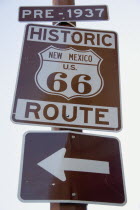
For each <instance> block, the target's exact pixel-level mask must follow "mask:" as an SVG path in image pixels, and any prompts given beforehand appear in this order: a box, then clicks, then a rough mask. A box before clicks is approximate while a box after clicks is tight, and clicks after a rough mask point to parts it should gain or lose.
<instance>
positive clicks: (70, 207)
mask: <svg viewBox="0 0 140 210" xmlns="http://www.w3.org/2000/svg"><path fill="white" fill-rule="evenodd" d="M53 5H75V0H53ZM54 25H55V23H54ZM59 25H66V26H67V25H70V26H74V25H76V23H75V22H73V23H72V24H71V23H70V24H69V23H66V22H65V23H60V24H59ZM53 130H59V129H58V128H53ZM81 131H82V130H81ZM50 210H87V204H68V203H51V204H50Z"/></svg>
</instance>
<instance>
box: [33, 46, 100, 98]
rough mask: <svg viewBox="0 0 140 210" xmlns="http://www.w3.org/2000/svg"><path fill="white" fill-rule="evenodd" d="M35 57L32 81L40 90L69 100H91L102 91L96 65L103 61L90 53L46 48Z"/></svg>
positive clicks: (98, 68) (98, 67)
mask: <svg viewBox="0 0 140 210" xmlns="http://www.w3.org/2000/svg"><path fill="white" fill-rule="evenodd" d="M39 56H40V67H39V69H38V71H37V72H36V75H35V82H36V85H37V86H38V88H39V89H40V90H41V91H43V92H46V93H48V94H52V95H59V96H63V97H64V98H66V99H67V100H70V99H72V98H75V97H82V98H86V97H93V96H95V95H97V94H99V93H100V91H101V90H102V88H103V85H104V82H103V78H102V76H101V73H100V64H101V62H102V60H103V59H102V58H101V57H100V56H99V55H97V54H96V53H95V52H94V51H93V50H91V49H90V50H76V49H74V48H72V47H70V48H65V49H63V48H56V47H54V46H50V47H48V48H46V49H44V50H43V51H41V52H39Z"/></svg>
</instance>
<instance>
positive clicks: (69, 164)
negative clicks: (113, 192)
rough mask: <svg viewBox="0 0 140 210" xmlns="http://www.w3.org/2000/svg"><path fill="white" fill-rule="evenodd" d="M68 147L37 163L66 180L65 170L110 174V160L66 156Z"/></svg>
mask: <svg viewBox="0 0 140 210" xmlns="http://www.w3.org/2000/svg"><path fill="white" fill-rule="evenodd" d="M65 153H66V149H65V148H62V149H60V150H58V151H57V152H55V153H54V154H52V155H50V156H49V157H47V158H45V159H44V160H42V161H41V162H39V163H38V164H37V165H39V166H40V167H41V168H43V169H44V170H46V171H48V172H49V173H51V174H52V175H53V176H55V177H57V178H58V179H60V180H61V181H66V176H65V172H64V171H79V172H88V173H100V174H110V170H109V162H106V161H98V160H85V159H75V158H64V155H65Z"/></svg>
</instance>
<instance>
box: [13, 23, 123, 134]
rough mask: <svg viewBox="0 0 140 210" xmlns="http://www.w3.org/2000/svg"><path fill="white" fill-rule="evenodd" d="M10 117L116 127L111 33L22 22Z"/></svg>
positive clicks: (116, 81)
mask: <svg viewBox="0 0 140 210" xmlns="http://www.w3.org/2000/svg"><path fill="white" fill-rule="evenodd" d="M12 118H13V121H14V122H18V123H19V122H20V123H30V124H42V125H51V126H55V127H56V126H59V127H67V128H75V129H77V128H80V129H84V128H85V129H87V128H89V129H100V130H113V131H117V130H119V129H120V128H121V115H120V93H119V72H118V49H117V35H116V33H114V32H111V31H97V30H88V29H77V28H68V27H67V28H66V27H57V26H55V27H54V26H46V25H28V26H27V28H26V34H25V40H24V46H23V52H22V58H21V64H20V72H19V78H18V83H17V90H16V95H15V103H14V108H13V116H12Z"/></svg>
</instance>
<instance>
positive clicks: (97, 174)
mask: <svg viewBox="0 0 140 210" xmlns="http://www.w3.org/2000/svg"><path fill="white" fill-rule="evenodd" d="M23 153H24V157H23V160H22V163H23V164H22V168H21V177H20V186H19V197H20V199H22V201H35V200H36V201H39V202H40V201H46V202H57V203H58V202H59V203H61V202H63V203H102V204H112V205H123V204H125V200H126V199H125V188H124V181H123V169H122V163H121V154H120V147H119V142H118V140H117V139H115V138H112V137H103V136H92V135H86V134H82V133H76V132H67V131H66V132H65V131H63V132H48V133H27V134H26V135H25V140H24V148H23Z"/></svg>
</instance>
